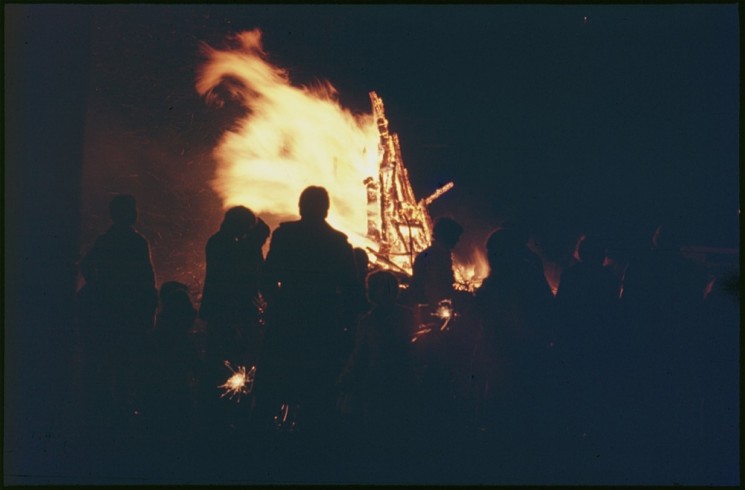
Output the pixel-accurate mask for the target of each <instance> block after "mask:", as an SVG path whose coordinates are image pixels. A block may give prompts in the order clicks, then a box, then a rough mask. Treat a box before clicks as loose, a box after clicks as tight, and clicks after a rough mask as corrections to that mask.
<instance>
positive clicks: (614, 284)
mask: <svg viewBox="0 0 745 490" xmlns="http://www.w3.org/2000/svg"><path fill="white" fill-rule="evenodd" d="M576 255H577V258H578V259H579V261H578V262H577V263H575V264H574V265H572V266H571V267H569V268H568V269H566V270H565V271H564V272H563V273H562V274H561V280H560V282H559V288H558V291H557V293H556V302H557V306H558V308H559V313H560V316H561V318H562V320H563V323H564V326H563V327H562V339H563V340H564V341H566V342H569V343H571V344H574V345H575V346H577V347H579V346H580V344H581V345H583V346H585V347H586V348H588V349H599V348H600V347H601V346H600V345H599V344H600V343H605V342H607V341H609V340H610V336H609V334H612V333H613V332H612V331H610V328H611V325H610V323H611V322H612V321H614V320H615V316H616V313H617V311H616V310H617V308H618V296H619V289H620V281H619V280H618V278H617V277H616V276H615V274H613V272H611V271H610V270H609V269H608V268H606V267H604V266H603V261H604V260H605V255H606V251H605V246H604V244H603V243H602V241H601V239H600V238H599V237H597V236H593V235H583V236H581V237H580V239H579V240H578V241H577V248H576ZM588 353H589V352H588Z"/></svg>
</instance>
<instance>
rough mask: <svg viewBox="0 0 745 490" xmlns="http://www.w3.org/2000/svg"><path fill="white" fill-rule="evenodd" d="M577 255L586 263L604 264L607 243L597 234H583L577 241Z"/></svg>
mask: <svg viewBox="0 0 745 490" xmlns="http://www.w3.org/2000/svg"><path fill="white" fill-rule="evenodd" d="M577 257H578V258H579V260H580V261H581V262H583V263H585V264H602V263H603V260H605V245H604V243H603V242H602V240H601V239H600V237H598V236H596V235H582V236H581V237H580V238H579V240H578V241H577Z"/></svg>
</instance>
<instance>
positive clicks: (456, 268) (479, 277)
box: [453, 249, 489, 292]
mask: <svg viewBox="0 0 745 490" xmlns="http://www.w3.org/2000/svg"><path fill="white" fill-rule="evenodd" d="M453 273H454V275H455V284H454V285H453V286H454V287H455V289H458V290H461V291H469V292H474V291H475V290H477V289H478V288H479V287H480V286H481V283H483V282H484V279H486V276H488V275H489V262H488V260H487V259H486V255H484V253H483V252H482V251H481V250H479V249H473V251H472V252H471V256H470V257H469V258H468V259H467V260H465V261H460V260H458V259H456V258H455V257H454V258H453Z"/></svg>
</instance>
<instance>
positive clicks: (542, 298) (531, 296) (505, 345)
mask: <svg viewBox="0 0 745 490" xmlns="http://www.w3.org/2000/svg"><path fill="white" fill-rule="evenodd" d="M519 242H520V240H517V239H516V238H515V236H514V235H513V234H512V232H511V230H509V229H500V230H497V231H495V232H493V233H492V234H491V235H490V236H489V238H488V240H487V243H486V250H487V258H488V261H489V267H490V272H489V276H488V277H487V278H486V279H485V280H484V282H483V284H482V286H481V287H480V288H479V289H478V290H477V291H476V310H477V314H478V317H479V319H480V321H481V323H482V328H483V337H482V341H481V348H482V353H483V355H482V356H481V359H482V361H483V365H484V366H485V373H484V375H485V376H486V377H487V378H488V380H489V385H488V393H487V395H486V400H485V404H484V411H485V416H486V417H487V418H491V419H492V421H494V420H498V421H499V422H500V423H501V425H502V428H510V429H511V430H515V429H519V428H522V429H525V436H526V437H527V435H528V433H529V431H530V430H533V429H535V425H534V424H532V421H531V422H529V421H528V419H526V418H525V417H527V416H528V415H529V414H530V413H531V407H533V405H534V404H535V403H536V398H537V397H538V396H539V395H541V394H543V387H544V384H543V382H544V381H545V377H546V374H547V373H546V371H547V370H548V365H547V356H548V352H547V351H548V345H549V342H550V341H551V335H550V330H549V327H550V322H551V321H552V318H551V308H552V300H553V296H552V294H551V290H550V289H549V286H548V283H547V282H546V278H545V277H544V275H543V272H542V271H541V270H538V269H537V268H536V267H535V265H534V264H532V263H531V262H530V260H529V259H528V258H526V257H525V255H524V252H523V251H522V249H521V248H520V247H519V246H518V244H519Z"/></svg>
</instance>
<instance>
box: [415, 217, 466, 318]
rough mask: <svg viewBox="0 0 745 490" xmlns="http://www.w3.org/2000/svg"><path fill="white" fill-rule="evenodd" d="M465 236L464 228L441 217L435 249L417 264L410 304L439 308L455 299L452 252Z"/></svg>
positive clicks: (419, 257) (421, 256)
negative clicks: (461, 237) (445, 302)
mask: <svg viewBox="0 0 745 490" xmlns="http://www.w3.org/2000/svg"><path fill="white" fill-rule="evenodd" d="M461 234H463V227H462V226H461V225H459V224H458V223H457V222H456V221H455V220H453V219H452V218H447V217H442V218H438V219H437V220H436V221H435V224H434V226H433V227H432V238H433V241H432V245H430V246H429V247H427V248H426V249H424V250H423V251H422V252H420V253H419V255H417V256H416V259H415V260H414V267H413V274H412V277H411V286H410V288H409V302H410V303H413V304H417V303H422V304H430V305H436V304H437V303H438V301H441V300H443V299H452V297H453V284H454V283H455V278H454V277H453V256H452V253H453V248H455V245H456V244H457V243H458V240H460V236H461Z"/></svg>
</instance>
